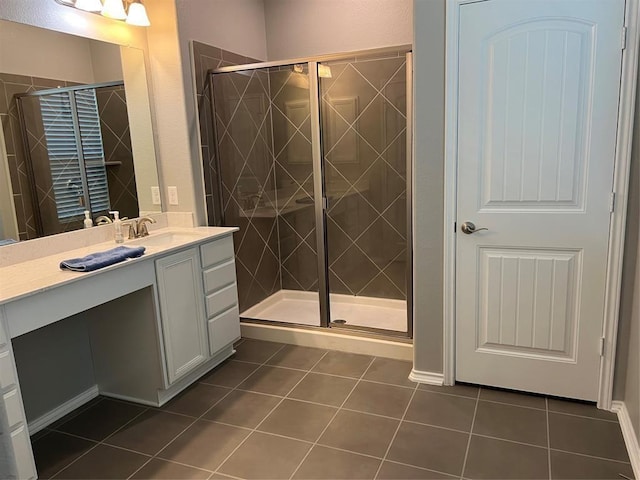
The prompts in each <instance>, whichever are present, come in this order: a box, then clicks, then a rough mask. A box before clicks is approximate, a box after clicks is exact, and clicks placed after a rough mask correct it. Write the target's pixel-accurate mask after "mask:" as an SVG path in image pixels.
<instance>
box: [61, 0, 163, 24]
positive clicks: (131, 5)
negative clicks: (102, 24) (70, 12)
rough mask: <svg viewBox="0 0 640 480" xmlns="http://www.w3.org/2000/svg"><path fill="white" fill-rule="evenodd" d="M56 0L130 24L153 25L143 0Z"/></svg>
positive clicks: (62, 3) (68, 5)
mask: <svg viewBox="0 0 640 480" xmlns="http://www.w3.org/2000/svg"><path fill="white" fill-rule="evenodd" d="M55 2H56V3H59V4H60V5H65V6H67V7H74V8H77V9H79V10H84V11H86V12H92V13H99V14H101V15H102V16H103V17H108V18H113V19H115V20H124V21H125V22H126V23H127V24H129V25H135V26H138V27H148V26H149V25H151V22H149V17H148V16H147V10H146V9H145V8H144V5H143V4H142V0H55Z"/></svg>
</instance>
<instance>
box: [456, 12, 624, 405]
mask: <svg viewBox="0 0 640 480" xmlns="http://www.w3.org/2000/svg"><path fill="white" fill-rule="evenodd" d="M623 20H624V0H607V1H602V0H488V1H484V2H477V3H472V4H466V5H462V6H461V7H460V24H459V26H460V35H459V42H460V43H459V48H460V53H459V57H458V62H459V65H458V68H459V92H458V93H459V98H458V101H459V105H458V108H459V110H458V204H457V208H458V211H457V257H456V265H457V267H456V268H457V272H456V282H457V285H456V380H458V381H465V382H472V383H479V384H485V385H494V386H499V387H505V388H512V389H517V390H525V391H531V392H539V393H546V394H552V395H559V396H564V397H572V398H580V399H586V400H595V399H596V397H597V393H598V375H599V367H600V350H599V345H600V337H601V334H602V325H603V317H604V292H605V274H606V260H607V246H608V238H609V237H608V236H609V217H610V195H611V189H612V182H613V164H614V156H615V146H616V130H617V113H618V95H619V85H620V68H621V55H622V45H621V32H622V26H623ZM463 222H472V223H473V224H475V226H476V228H477V229H479V228H487V229H488V230H478V231H476V232H475V233H464V232H463V231H462V229H461V226H462V224H463Z"/></svg>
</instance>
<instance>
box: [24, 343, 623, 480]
mask: <svg viewBox="0 0 640 480" xmlns="http://www.w3.org/2000/svg"><path fill="white" fill-rule="evenodd" d="M410 369H411V365H410V364H409V363H408V362H401V361H396V360H388V359H384V358H374V357H368V356H364V355H353V354H346V353H340V352H334V351H325V350H318V349H312V348H304V347H295V346H290V345H281V344H275V343H267V342H260V341H254V340H245V341H244V342H242V343H240V344H239V345H238V347H237V353H236V355H235V356H234V357H233V358H232V359H231V360H228V361H227V362H225V363H224V364H223V365H221V366H220V367H218V368H216V369H215V370H214V371H212V372H210V373H209V374H207V375H205V376H204V377H202V378H201V379H200V381H199V382H198V383H197V384H195V385H194V386H193V387H192V388H190V389H189V390H187V391H186V392H184V393H183V394H181V395H180V396H179V397H178V398H176V399H174V400H172V401H171V402H170V403H169V404H167V405H166V406H165V407H163V408H160V409H155V408H146V407H141V406H138V405H132V404H129V403H126V402H121V401H116V400H110V399H106V398H98V399H96V400H95V401H93V402H91V403H90V404H88V405H86V406H84V407H83V408H81V409H78V411H76V412H73V413H72V414H71V415H69V416H68V417H66V418H64V419H62V420H61V421H59V422H57V423H56V424H54V425H52V426H51V428H50V429H48V430H46V431H43V432H41V433H39V434H38V435H36V438H35V439H34V451H35V456H36V463H37V466H38V471H39V474H40V478H82V479H88V478H109V479H116V478H164V479H200V478H201V479H207V478H212V479H218V478H240V479H270V478H284V479H289V478H293V479H311V478H313V479H373V478H378V479H428V478H468V479H475V478H478V479H483V478H508V479H515V478H528V479H542V478H545V479H548V478H554V479H561V478H599V479H604V478H611V479H619V478H623V477H622V476H621V475H624V476H626V477H629V478H631V477H632V476H633V473H632V470H631V467H630V465H629V458H628V456H627V452H626V449H625V446H624V443H623V439H622V434H621V432H620V427H619V425H618V422H617V419H616V416H615V415H614V414H611V413H608V412H603V411H599V410H597V409H596V408H595V407H594V406H591V405H586V404H581V403H574V402H567V401H562V400H557V399H551V398H545V397H541V396H533V395H522V394H517V393H512V392H505V391H500V390H491V389H485V388H482V389H481V388H478V387H474V386H468V385H458V386H455V387H435V386H428V385H420V386H418V385H416V384H414V383H412V382H410V381H408V380H407V376H408V374H409V371H410Z"/></svg>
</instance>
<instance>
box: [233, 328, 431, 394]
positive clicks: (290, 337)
mask: <svg viewBox="0 0 640 480" xmlns="http://www.w3.org/2000/svg"><path fill="white" fill-rule="evenodd" d="M240 330H241V333H242V337H243V338H252V339H254V340H265V341H268V342H277V343H288V344H290V345H299V346H302V347H316V348H324V349H327V350H338V351H341V352H348V353H359V354H363V355H373V356H376V357H384V358H392V359H395V360H405V361H409V362H413V345H412V344H410V343H400V342H393V341H390V340H381V339H377V338H367V337H360V336H354V335H345V334H341V333H334V332H318V331H315V330H307V329H299V328H295V327H289V326H286V327H281V326H278V325H262V324H257V323H243V322H241V323H240ZM420 381H421V382H423V381H422V380H420ZM440 384H442V383H440Z"/></svg>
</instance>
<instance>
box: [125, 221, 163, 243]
mask: <svg viewBox="0 0 640 480" xmlns="http://www.w3.org/2000/svg"><path fill="white" fill-rule="evenodd" d="M149 223H156V221H155V220H154V219H153V218H150V217H140V218H139V219H138V220H137V221H136V220H132V221H131V222H129V223H128V224H127V225H129V238H141V237H148V236H149V229H148V228H147V224H149Z"/></svg>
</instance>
